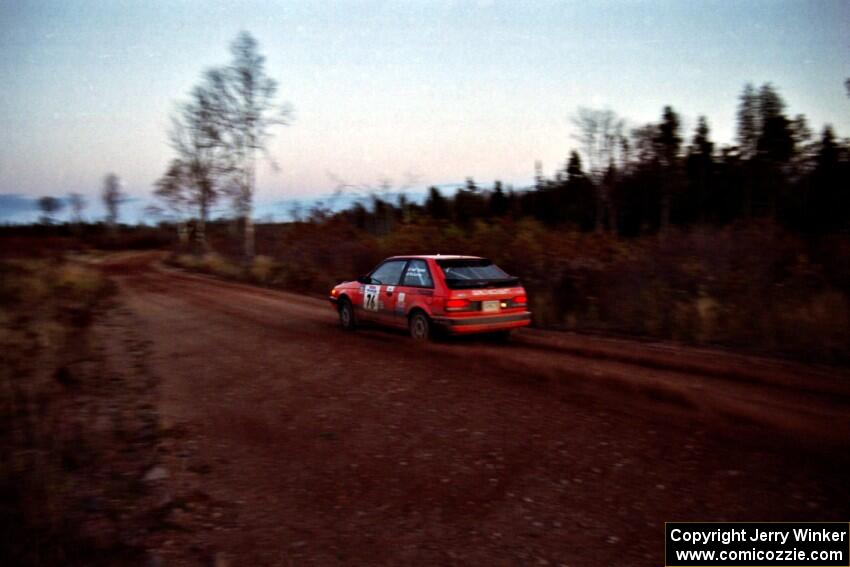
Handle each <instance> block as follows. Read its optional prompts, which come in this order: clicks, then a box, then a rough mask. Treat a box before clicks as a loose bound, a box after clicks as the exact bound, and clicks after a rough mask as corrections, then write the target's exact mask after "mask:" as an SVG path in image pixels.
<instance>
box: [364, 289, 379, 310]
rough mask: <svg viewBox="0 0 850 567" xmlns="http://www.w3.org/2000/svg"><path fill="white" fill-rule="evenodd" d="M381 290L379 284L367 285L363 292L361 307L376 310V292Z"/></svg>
mask: <svg viewBox="0 0 850 567" xmlns="http://www.w3.org/2000/svg"><path fill="white" fill-rule="evenodd" d="M380 292H381V286H379V285H367V286H366V290H365V291H364V292H363V309H365V310H366V311H377V310H378V294H379V293H380Z"/></svg>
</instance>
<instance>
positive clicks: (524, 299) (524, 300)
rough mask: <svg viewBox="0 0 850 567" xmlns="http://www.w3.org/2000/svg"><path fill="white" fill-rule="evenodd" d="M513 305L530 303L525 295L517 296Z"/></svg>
mask: <svg viewBox="0 0 850 567" xmlns="http://www.w3.org/2000/svg"><path fill="white" fill-rule="evenodd" d="M513 303H514V305H525V304H526V303H528V298H527V297H525V296H524V295H517V296H516V297H514V299H513Z"/></svg>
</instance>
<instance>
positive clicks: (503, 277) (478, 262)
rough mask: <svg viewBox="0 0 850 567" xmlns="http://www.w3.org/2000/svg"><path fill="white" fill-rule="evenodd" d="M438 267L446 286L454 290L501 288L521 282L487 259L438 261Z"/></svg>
mask: <svg viewBox="0 0 850 567" xmlns="http://www.w3.org/2000/svg"><path fill="white" fill-rule="evenodd" d="M437 265H438V266H440V268H441V269H442V270H443V274H444V275H445V277H446V285H448V286H449V287H450V288H453V289H459V288H473V287H499V286H506V285H516V284H517V283H518V282H519V280H517V278H514V277H512V276H509V275H508V274H507V273H505V271H504V270H502V269H501V268H500V267H499V266H497V265H496V264H494V263H493V262H492V260H488V259H487V258H453V259H447V260H437Z"/></svg>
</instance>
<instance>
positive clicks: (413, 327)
mask: <svg viewBox="0 0 850 567" xmlns="http://www.w3.org/2000/svg"><path fill="white" fill-rule="evenodd" d="M408 329H409V330H410V336H411V337H412V338H413V340H415V341H427V340H428V339H430V338H431V320H430V319H429V318H428V316H427V315H425V314H424V313H422V312H421V311H417V312H416V313H414V314H413V315H411V316H410V320H409V321H408Z"/></svg>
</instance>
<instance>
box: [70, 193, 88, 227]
mask: <svg viewBox="0 0 850 567" xmlns="http://www.w3.org/2000/svg"><path fill="white" fill-rule="evenodd" d="M68 204H69V205H70V206H71V222H72V223H74V224H77V225H79V224H82V222H83V210H85V208H86V206H87V205H88V202H87V201H86V198H85V197H83V195H82V194H80V193H69V194H68Z"/></svg>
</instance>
